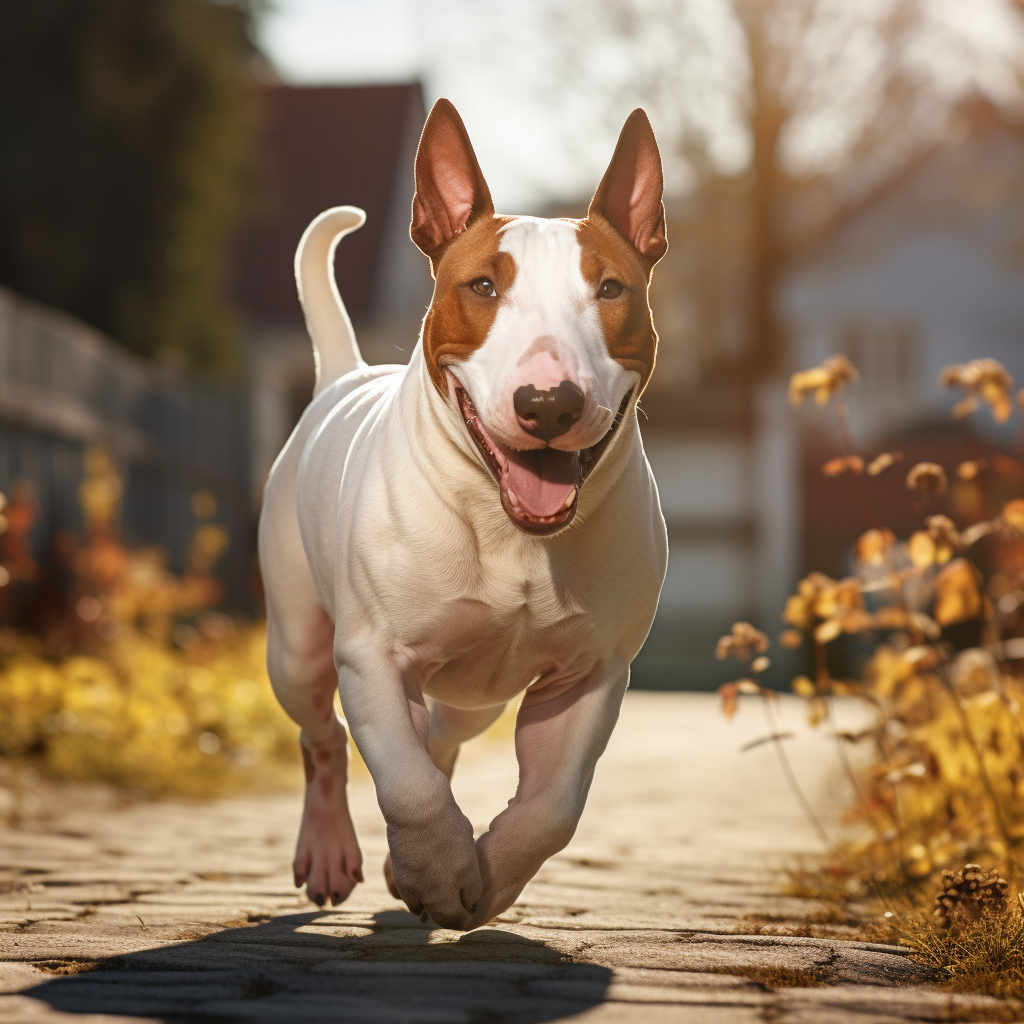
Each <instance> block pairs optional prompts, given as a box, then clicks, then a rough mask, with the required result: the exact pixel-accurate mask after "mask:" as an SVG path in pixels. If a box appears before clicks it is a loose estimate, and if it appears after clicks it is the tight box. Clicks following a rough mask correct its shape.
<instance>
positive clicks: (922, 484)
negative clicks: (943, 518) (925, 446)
mask: <svg viewBox="0 0 1024 1024" xmlns="http://www.w3.org/2000/svg"><path fill="white" fill-rule="evenodd" d="M946 486H947V480H946V471H945V470H944V469H943V468H942V467H941V466H940V465H939V464H938V463H936V462H919V463H918V464H917V465H916V466H914V468H913V469H911V471H910V472H909V473H908V474H907V487H909V488H910V490H912V491H917V493H918V494H922V495H930V494H945V493H946Z"/></svg>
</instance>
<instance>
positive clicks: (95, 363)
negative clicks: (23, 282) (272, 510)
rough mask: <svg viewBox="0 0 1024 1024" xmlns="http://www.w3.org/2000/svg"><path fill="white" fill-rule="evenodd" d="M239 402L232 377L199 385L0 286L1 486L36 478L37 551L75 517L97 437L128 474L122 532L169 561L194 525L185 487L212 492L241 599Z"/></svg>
mask: <svg viewBox="0 0 1024 1024" xmlns="http://www.w3.org/2000/svg"><path fill="white" fill-rule="evenodd" d="M246 406H247V403H246V400H245V395H244V393H243V392H242V391H241V390H239V389H227V388H225V389H215V388H210V387H203V386H199V385H197V384H195V383H193V382H191V381H188V380H186V379H184V378H183V377H182V376H181V375H179V374H177V373H174V372H172V371H170V370H167V369H164V368H162V367H160V366H156V365H154V364H151V363H148V362H145V361H143V360H142V359H139V358H137V357H135V356H133V355H131V354H130V353H128V352H126V351H124V350H123V349H121V348H119V347H118V346H116V345H115V344H114V343H113V342H111V341H110V340H109V339H107V338H105V337H104V336H103V335H101V334H99V333H98V332H97V331H95V330H93V329H91V328H89V327H87V326H85V325H84V324H82V323H80V322H79V321H77V320H75V319H73V318H71V317H69V316H66V315H65V314H63V313H59V312H57V311H56V310H53V309H49V308H46V307H43V306H40V305H37V304H35V303H32V302H28V301H26V300H24V299H22V298H20V297H19V296H16V295H14V294H13V293H11V292H10V291H7V290H5V289H3V288H0V490H3V491H5V492H7V493H10V489H11V487H12V486H13V485H15V484H16V482H17V481H19V480H27V481H29V482H30V483H31V485H32V487H33V488H34V490H35V492H36V495H37V497H38V499H39V504H40V509H41V516H40V520H39V522H38V524H37V526H36V528H35V530H34V534H33V548H34V554H35V556H36V557H37V558H38V559H41V560H44V561H45V559H46V558H47V556H48V550H49V544H50V541H51V540H52V538H53V536H54V534H55V532H56V531H57V530H58V529H60V528H62V527H72V528H75V529H79V528H80V526H81V513H80V510H79V505H78V496H77V492H78V485H79V483H80V482H81V480H82V476H83V465H82V455H83V452H84V451H85V450H86V449H87V448H88V447H90V446H93V445H101V446H103V447H104V448H106V449H107V450H108V451H109V452H110V453H111V454H112V455H113V456H114V458H115V459H116V461H117V462H118V464H119V466H120V467H121V469H122V471H123V473H124V476H125V495H124V506H123V515H122V527H123V531H124V534H125V536H126V537H127V538H128V539H129V540H132V541H137V542H140V543H147V544H159V545H161V546H163V547H165V548H166V549H167V550H168V551H169V552H170V554H171V559H172V564H173V565H174V567H175V568H176V569H179V570H180V568H181V566H182V562H183V559H184V555H185V552H186V549H187V546H188V542H189V538H190V536H191V534H192V531H193V530H194V529H195V527H196V525H197V521H196V519H195V517H194V516H193V514H192V513H191V511H190V509H189V499H190V497H191V495H192V494H193V492H194V491H195V490H197V489H199V488H205V489H208V490H210V491H212V492H213V493H214V494H215V495H216V497H217V499H218V503H219V512H218V515H217V519H218V521H220V522H222V523H224V524H225V526H227V528H228V530H229V531H230V534H231V546H230V549H229V551H228V554H227V556H226V557H225V559H224V561H223V563H222V572H221V575H222V576H223V578H224V579H225V582H226V583H227V584H228V596H229V600H230V601H231V602H232V603H242V602H244V601H245V600H246V593H247V583H248V580H249V577H250V575H251V572H252V550H253V534H254V517H255V510H254V507H253V500H252V492H251V488H250V485H249V453H248V438H247V408H246Z"/></svg>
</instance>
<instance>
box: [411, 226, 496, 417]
mask: <svg viewBox="0 0 1024 1024" xmlns="http://www.w3.org/2000/svg"><path fill="white" fill-rule="evenodd" d="M512 219H513V218H511V217H494V216H491V217H487V218H480V219H478V220H476V221H474V223H473V224H472V225H471V226H470V227H469V228H467V229H466V230H465V231H464V232H463V233H462V234H460V235H459V236H458V237H456V238H453V239H451V241H450V242H449V243H448V244H447V245H446V247H445V251H444V253H443V254H442V256H441V257H440V259H439V260H438V262H437V263H436V265H435V267H434V276H435V283H434V298H433V300H432V301H431V303H430V309H429V310H428V311H427V317H426V320H425V321H424V322H423V355H424V358H425V359H426V363H427V370H428V371H429V372H430V379H431V380H432V381H433V382H434V386H435V387H436V388H437V390H438V391H439V392H440V393H441V395H442V396H444V397H447V395H448V386H447V384H446V383H445V380H444V368H445V366H446V365H448V364H450V363H456V362H459V361H460V360H463V359H468V358H469V356H471V355H472V354H473V352H474V351H475V350H476V349H478V348H479V347H480V346H481V345H482V344H483V343H484V341H485V339H486V338H487V335H488V334H489V333H490V330H491V325H492V324H493V323H494V318H495V317H496V316H497V314H498V307H499V306H500V305H501V303H502V302H503V301H504V298H503V297H504V296H507V295H508V293H509V292H510V291H511V289H512V282H513V281H514V280H515V276H516V262H515V260H514V259H513V258H512V256H511V255H510V254H509V253H507V252H501V251H499V249H498V241H499V238H498V232H499V230H500V229H501V227H502V226H503V225H505V224H507V223H508V222H509V221H510V220H512ZM482 280H486V281H490V282H492V283H493V286H494V292H495V294H494V295H493V296H488V295H482V294H479V293H478V292H477V291H476V290H474V287H473V286H474V284H476V283H478V282H480V281H482Z"/></svg>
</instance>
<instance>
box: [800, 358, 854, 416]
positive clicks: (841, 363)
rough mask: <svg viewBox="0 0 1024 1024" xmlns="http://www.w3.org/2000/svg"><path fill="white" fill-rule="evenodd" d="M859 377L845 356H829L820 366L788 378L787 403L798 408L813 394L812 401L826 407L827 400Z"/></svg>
mask: <svg viewBox="0 0 1024 1024" xmlns="http://www.w3.org/2000/svg"><path fill="white" fill-rule="evenodd" d="M859 376H860V374H859V373H857V369H856V367H855V366H854V365H853V363H851V362H850V360H849V359H847V358H846V356H842V355H835V356H829V357H828V359H826V360H825V362H823V363H822V364H821V366H815V367H813V368H812V369H810V370H801V371H799V372H797V373H794V374H793V376H792V377H790V378H789V402H790V404H791V405H794V406H800V405H803V404H804V399H805V398H806V397H807V396H808V395H809V394H810V393H811V392H814V400H815V402H817V403H818V405H827V404H828V400H829V399H830V398H831V397H832V396H833V395H834V394H835V393H836V392H837V391H839V390H840V389H841V388H842V387H843V385H845V384H847V383H848V382H850V381H854V380H857V378H858V377H859Z"/></svg>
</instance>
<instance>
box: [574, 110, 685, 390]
mask: <svg viewBox="0 0 1024 1024" xmlns="http://www.w3.org/2000/svg"><path fill="white" fill-rule="evenodd" d="M663 192H664V178H663V176H662V170H661V154H660V153H659V151H658V143H657V140H656V139H655V138H654V131H653V130H652V128H651V123H650V121H648V119H647V115H646V114H645V113H644V111H643V110H641V109H639V108H638V109H636V110H634V111H633V113H632V114H630V115H629V117H628V118H627V119H626V123H625V125H623V128H622V132H621V134H620V135H619V141H618V143H617V144H616V146H615V152H614V153H613V154H612V159H611V163H610V164H609V165H608V170H607V171H605V175H604V177H603V178H602V179H601V184H600V185H599V186H598V188H597V192H596V193H595V194H594V198H593V200H592V201H591V203H590V210H589V211H588V212H587V218H586V220H583V221H581V222H580V228H579V240H580V247H581V248H582V250H583V255H582V257H581V260H580V264H581V265H580V270H581V271H582V273H583V276H584V278H585V279H586V280H587V282H588V283H589V284H590V285H591V286H592V288H593V294H594V295H595V296H597V306H598V312H599V313H600V315H601V323H602V325H603V327H604V336H605V341H606V343H607V345H608V352H609V354H610V355H611V357H612V358H613V359H615V360H616V361H617V362H618V363H619V364H620V365H621V366H623V367H624V368H625V369H627V370H631V371H635V372H637V373H639V374H640V390H641V391H642V390H643V389H644V387H645V386H646V384H647V381H648V379H649V378H650V376H651V373H652V372H653V370H654V361H655V357H656V354H657V348H658V335H657V332H656V331H655V329H654V320H653V317H652V315H651V307H650V303H649V301H648V288H649V286H650V282H651V272H652V271H653V270H654V265H655V264H656V263H657V262H658V260H660V259H661V257H662V256H664V255H665V252H666V250H667V249H668V240H667V238H666V233H665V206H664V204H663V202H662V194H663ZM618 285H621V286H622V287H621V291H619V289H618V287H617V286H618Z"/></svg>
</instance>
